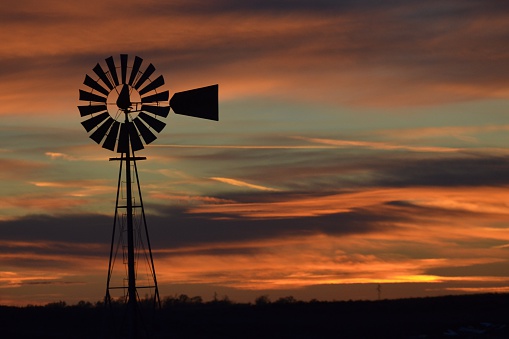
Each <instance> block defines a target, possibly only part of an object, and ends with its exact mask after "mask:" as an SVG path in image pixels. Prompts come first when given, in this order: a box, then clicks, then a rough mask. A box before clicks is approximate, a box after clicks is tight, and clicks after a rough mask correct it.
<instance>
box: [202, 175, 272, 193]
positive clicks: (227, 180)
mask: <svg viewBox="0 0 509 339" xmlns="http://www.w3.org/2000/svg"><path fill="white" fill-rule="evenodd" d="M210 179H212V180H216V181H219V182H223V183H225V184H228V185H232V186H238V187H246V188H252V189H255V190H260V191H274V192H275V191H278V190H277V189H275V188H271V187H265V186H261V185H255V184H250V183H247V182H244V181H241V180H237V179H232V178H220V177H212V178H210Z"/></svg>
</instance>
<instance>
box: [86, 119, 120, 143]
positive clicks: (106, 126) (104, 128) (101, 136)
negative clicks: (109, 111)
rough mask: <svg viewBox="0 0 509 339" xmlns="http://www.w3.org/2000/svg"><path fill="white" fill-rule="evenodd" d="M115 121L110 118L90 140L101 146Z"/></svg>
mask: <svg viewBox="0 0 509 339" xmlns="http://www.w3.org/2000/svg"><path fill="white" fill-rule="evenodd" d="M114 121H115V120H113V119H112V118H111V117H108V119H107V120H106V121H105V122H104V123H103V124H102V125H101V126H99V127H98V128H97V129H96V130H95V131H94V133H92V134H91V135H90V139H92V140H94V141H95V142H96V143H98V144H100V143H101V141H102V140H103V139H104V136H105V135H106V133H108V130H109V129H110V127H111V125H112V124H113V122H114Z"/></svg>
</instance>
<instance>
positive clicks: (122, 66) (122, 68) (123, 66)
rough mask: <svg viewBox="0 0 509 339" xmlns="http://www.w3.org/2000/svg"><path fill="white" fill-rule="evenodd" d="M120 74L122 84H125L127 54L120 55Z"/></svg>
mask: <svg viewBox="0 0 509 339" xmlns="http://www.w3.org/2000/svg"><path fill="white" fill-rule="evenodd" d="M120 74H121V76H122V84H125V83H126V82H125V79H126V77H127V54H120Z"/></svg>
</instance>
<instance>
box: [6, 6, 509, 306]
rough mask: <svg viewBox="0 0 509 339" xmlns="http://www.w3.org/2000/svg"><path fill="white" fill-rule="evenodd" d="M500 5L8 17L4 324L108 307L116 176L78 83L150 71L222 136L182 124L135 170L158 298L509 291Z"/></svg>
mask: <svg viewBox="0 0 509 339" xmlns="http://www.w3.org/2000/svg"><path fill="white" fill-rule="evenodd" d="M508 17H509V4H506V3H504V2H502V1H496V0H488V1H473V0H466V1H465V0H461V1H460V0H442V1H425V2H423V1H407V0H406V1H403V0H400V1H398V0H395V1H384V2H380V1H373V0H364V1H329V0H316V1H301V0H296V1H285V0H279V1H270V2H269V1H266V2H265V1H242V2H239V1H230V0H212V1H207V2H197V1H191V2H190V1H171V3H170V2H168V1H162V0H149V1H139V2H126V1H120V0H113V1H97V0H90V1H87V2H86V3H83V2H79V3H78V2H61V1H44V3H42V2H40V1H35V0H20V1H16V2H12V3H5V2H4V3H2V4H0V41H2V44H1V45H0V103H1V105H0V121H1V123H0V138H1V141H2V142H1V144H0V164H1V166H0V179H1V183H2V185H1V188H0V202H1V203H0V304H15V305H23V304H39V303H47V302H52V301H58V300H66V301H68V302H71V303H72V302H76V301H78V300H90V301H96V300H100V299H101V298H102V297H103V295H104V289H105V279H106V270H107V256H108V251H109V241H110V238H109V237H110V232H111V227H112V222H113V212H114V203H115V192H116V179H117V173H118V172H117V171H118V168H117V166H118V163H115V162H109V161H108V158H109V157H110V156H112V153H111V152H110V151H107V150H104V149H102V148H101V147H98V146H97V145H96V144H95V143H94V142H93V141H92V140H90V139H89V138H88V136H87V133H86V132H85V130H84V129H83V128H82V126H81V125H80V122H81V121H82V119H81V118H80V116H79V112H78V110H77V108H76V106H77V105H78V104H80V102H78V89H84V85H82V83H83V80H84V77H85V74H89V75H92V74H93V73H92V68H93V67H94V66H95V64H96V63H98V62H104V59H105V58H107V57H109V56H110V55H111V56H113V57H114V58H116V60H118V57H119V54H121V53H126V54H129V56H134V55H138V56H141V57H142V58H143V59H144V60H146V61H148V62H151V63H153V64H154V66H155V67H156V70H157V73H158V74H162V75H163V76H164V77H165V80H166V85H165V88H166V89H169V90H170V92H171V93H174V92H178V91H182V90H186V89H190V88H196V87H202V86H207V85H210V84H215V83H218V84H219V95H220V103H219V107H220V120H219V122H212V121H206V120H200V119H193V118H189V117H185V116H178V115H174V114H171V115H170V116H169V117H168V118H167V119H166V120H165V122H166V123H167V126H166V128H165V129H164V130H163V131H162V133H160V134H159V135H158V139H157V141H156V142H154V143H153V144H152V145H151V146H149V147H147V148H146V149H145V150H143V151H141V152H140V153H143V154H141V155H143V156H146V157H147V158H148V160H147V161H143V162H140V163H139V165H138V170H139V172H140V180H141V184H142V190H143V194H144V202H145V205H146V206H145V207H146V210H147V217H148V220H147V221H148V226H149V231H150V233H151V237H152V239H154V240H153V245H152V247H153V249H154V256H155V265H156V270H157V273H158V277H159V283H160V291H161V294H162V295H163V296H165V295H175V294H181V293H185V294H189V295H201V296H202V297H203V298H204V299H205V300H207V299H210V298H212V296H213V295H214V293H215V292H217V293H219V294H224V295H228V296H229V297H230V298H231V299H233V300H236V301H253V300H254V298H255V297H256V296H259V295H269V297H271V298H272V299H276V298H278V297H281V296H288V295H293V296H295V297H296V298H298V299H304V300H309V299H313V298H317V299H323V300H341V299H375V298H377V289H376V287H377V285H378V284H382V293H383V294H382V296H383V297H387V298H398V297H411V296H432V295H444V294H451V293H471V292H483V291H486V292H493V291H495V292H496V291H500V292H506V291H508V290H509V260H508V257H509V224H508V223H509V205H508V203H507V201H508V199H507V197H508V192H509V179H508V177H507V173H508V171H509V159H508V155H509V150H508V149H507V145H508V140H509V138H508V135H509V114H508V109H509V100H508V99H509V63H508V56H509V50H508V48H509V47H507V39H508V37H509V27H508V26H507V20H508Z"/></svg>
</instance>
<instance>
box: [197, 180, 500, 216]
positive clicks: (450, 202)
mask: <svg viewBox="0 0 509 339" xmlns="http://www.w3.org/2000/svg"><path fill="white" fill-rule="evenodd" d="M505 194H506V188H495V187H473V188H469V187H454V188H437V187H428V188H427V187H407V188H375V189H370V190H369V189H366V190H363V191H355V192H345V193H340V194H332V195H327V196H318V197H315V196H302V197H298V198H293V199H289V200H286V201H275V202H252V203H234V204H221V205H203V206H197V207H194V208H192V209H191V210H190V212H191V213H222V214H232V215H238V216H242V217H251V218H288V217H306V216H317V215H324V214H334V213H341V212H348V211H351V210H352V209H355V208H367V207H369V206H374V205H379V204H383V203H387V202H391V201H407V202H410V203H412V204H415V205H418V206H428V207H439V208H444V209H449V210H460V211H468V212H480V213H502V214H508V213H509V207H507V206H506V205H504V204H503V203H502V202H501V201H503V200H501V199H502V197H504V196H505Z"/></svg>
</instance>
